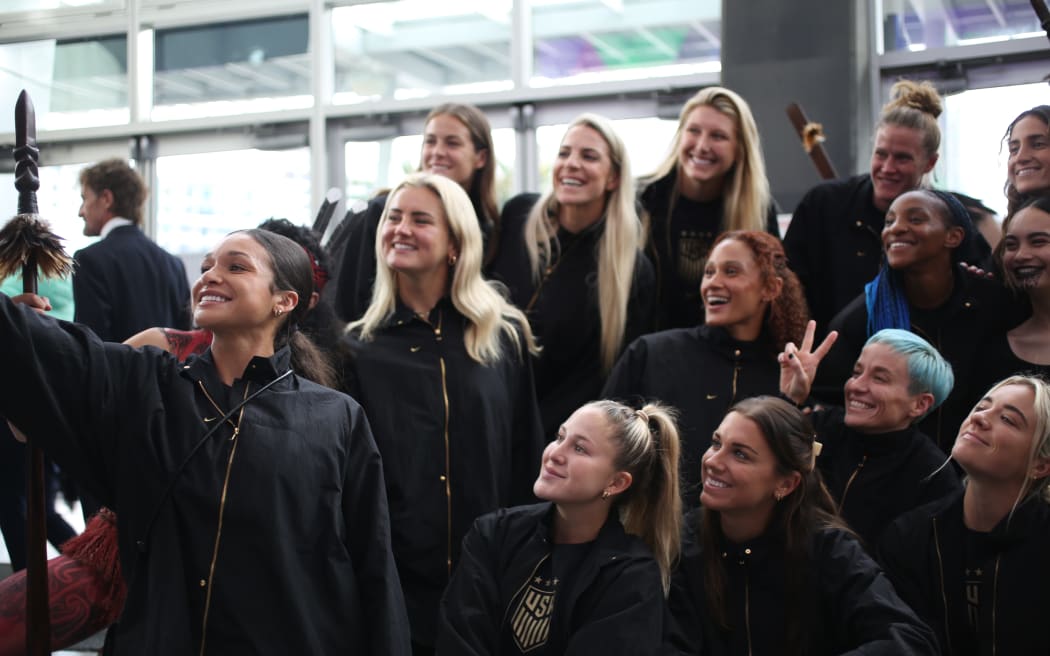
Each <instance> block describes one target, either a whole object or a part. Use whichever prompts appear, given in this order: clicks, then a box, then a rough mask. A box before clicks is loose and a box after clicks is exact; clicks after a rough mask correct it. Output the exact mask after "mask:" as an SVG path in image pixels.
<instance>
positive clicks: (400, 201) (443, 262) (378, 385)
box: [348, 173, 543, 654]
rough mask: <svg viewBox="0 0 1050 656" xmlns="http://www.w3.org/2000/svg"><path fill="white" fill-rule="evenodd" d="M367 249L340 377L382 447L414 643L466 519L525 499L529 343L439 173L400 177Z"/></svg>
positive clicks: (530, 423) (530, 455) (530, 454)
mask: <svg viewBox="0 0 1050 656" xmlns="http://www.w3.org/2000/svg"><path fill="white" fill-rule="evenodd" d="M374 248H375V254H376V259H377V261H378V265H377V271H376V290H375V294H374V295H373V297H372V304H371V305H370V306H369V308H368V311H367V312H365V315H364V316H363V317H362V318H361V319H360V320H359V321H356V322H353V323H351V324H350V326H349V328H348V330H349V332H350V336H351V348H352V352H353V358H352V360H351V364H350V367H349V369H350V379H351V380H350V384H349V388H350V393H351V394H352V395H353V396H354V398H356V399H357V400H358V401H359V402H360V403H361V405H362V406H363V407H364V409H365V412H366V414H367V415H368V419H369V423H370V424H371V426H372V430H373V432H374V433H375V436H376V444H377V445H378V446H379V451H380V453H381V454H382V455H383V469H384V472H385V475H386V484H387V496H388V498H389V500H390V521H391V530H392V533H393V547H394V558H395V559H396V561H397V566H398V571H399V573H400V577H401V585H402V587H403V589H404V592H405V602H406V604H407V606H408V614H409V620H410V621H411V625H412V640H413V644H414V648H415V650H416V651H415V653H416V654H423V653H427V652H428V651H432V650H433V647H434V637H435V632H436V623H437V615H438V601H439V600H440V598H441V593H442V592H443V591H444V589H445V586H446V585H447V584H448V578H449V575H450V573H451V571H452V568H453V567H454V566H455V564H456V562H457V561H458V560H459V547H460V542H461V541H462V539H463V536H464V535H465V534H466V532H467V530H468V529H469V528H470V526H471V523H472V522H473V521H474V519H475V518H476V517H478V516H479V515H482V514H484V513H487V512H491V511H493V510H495V509H497V508H500V507H503V506H509V505H513V504H519V503H527V502H529V501H531V500H532V499H533V497H532V481H533V478H534V476H535V473H534V472H535V467H536V462H537V461H538V460H539V457H540V453H541V451H542V449H543V435H542V433H541V431H540V424H539V413H538V412H537V410H536V397H535V392H534V390H533V385H532V370H531V368H530V361H529V355H530V353H532V352H535V345H534V343H533V340H532V335H531V333H530V331H529V326H528V322H527V321H526V320H525V317H524V315H523V314H522V313H521V311H520V310H518V309H517V308H515V307H514V306H512V305H510V304H509V303H507V302H506V301H505V300H504V299H503V297H502V296H500V295H499V293H498V292H497V291H496V290H495V289H494V288H493V287H492V286H490V284H489V283H487V282H486V281H485V280H483V279H482V277H481V259H482V240H481V231H480V230H479V229H478V222H477V219H476V218H475V216H474V211H473V209H471V204H470V199H469V198H468V197H467V194H466V193H465V192H464V191H463V189H462V188H460V187H459V185H457V184H455V183H454V182H452V181H451V180H449V179H448V178H445V177H444V176H439V175H431V174H427V173H417V174H413V175H411V176H409V177H408V178H407V179H406V180H405V181H404V182H402V183H401V184H400V185H398V186H397V187H396V188H395V189H394V191H393V192H392V193H391V194H390V201H389V202H388V203H387V207H386V210H384V212H383V218H382V219H381V220H380V222H379V235H378V238H377V239H376V243H375V246H374Z"/></svg>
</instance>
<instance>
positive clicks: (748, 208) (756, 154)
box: [644, 87, 772, 235]
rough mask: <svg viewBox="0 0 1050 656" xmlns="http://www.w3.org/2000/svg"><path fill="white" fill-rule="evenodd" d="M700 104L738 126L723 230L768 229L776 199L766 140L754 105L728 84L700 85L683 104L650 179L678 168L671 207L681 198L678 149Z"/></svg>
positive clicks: (723, 218)
mask: <svg viewBox="0 0 1050 656" xmlns="http://www.w3.org/2000/svg"><path fill="white" fill-rule="evenodd" d="M697 107H711V108H713V109H714V110H716V111H717V112H719V113H720V114H723V115H725V116H728V117H729V118H730V119H732V121H733V126H734V127H735V128H736V137H737V139H736V142H737V151H736V162H735V163H734V164H733V168H732V169H730V171H729V172H728V173H727V174H726V176H727V177H728V180H727V182H728V184H727V185H724V186H723V189H724V191H723V194H722V227H721V229H720V230H719V232H727V231H729V230H755V231H759V230H765V229H766V215H767V214H768V213H769V206H770V203H771V202H772V199H771V197H770V193H769V180H768V179H767V178H766V162H765V158H764V157H763V156H762V143H761V141H760V140H759V136H758V125H757V124H756V123H755V117H754V116H753V115H752V114H751V107H750V105H748V104H747V101H746V100H744V99H743V98H742V97H741V96H740V95H739V94H737V93H736V92H734V91H730V90H729V89H726V88H724V87H706V88H704V89H700V90H699V91H697V92H696V94H695V95H693V97H692V98H690V99H689V100H687V101H686V103H685V105H683V106H682V111H681V112H680V113H679V115H678V129H677V130H676V131H675V133H674V141H672V142H671V144H672V145H671V149H670V151H669V152H668V153H667V157H665V158H664V161H663V162H661V163H660V166H658V167H657V168H656V171H654V172H653V173H652V174H650V175H649V176H647V177H646V178H645V180H646V182H653V181H656V180H660V179H662V178H664V177H665V176H667V175H668V174H670V173H672V172H674V173H675V180H674V185H673V187H672V191H671V202H670V205H669V207H670V210H669V211H668V215H670V213H671V211H672V210H673V209H674V204H675V202H676V201H677V200H678V195H679V192H678V152H679V150H681V147H682V133H683V131H684V130H685V124H686V121H687V120H688V119H689V115H690V114H692V113H693V111H694V110H695V109H696V108H697ZM644 218H645V226H646V235H648V232H649V216H648V212H646V215H645V217H644Z"/></svg>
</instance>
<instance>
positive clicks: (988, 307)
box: [814, 189, 1020, 453]
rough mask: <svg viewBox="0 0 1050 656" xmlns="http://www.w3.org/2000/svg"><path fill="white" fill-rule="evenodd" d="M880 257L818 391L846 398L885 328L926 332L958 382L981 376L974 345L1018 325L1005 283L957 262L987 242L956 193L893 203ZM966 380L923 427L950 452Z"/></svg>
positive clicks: (831, 398) (966, 403) (914, 194)
mask: <svg viewBox="0 0 1050 656" xmlns="http://www.w3.org/2000/svg"><path fill="white" fill-rule="evenodd" d="M882 245H883V250H884V254H883V263H882V269H881V270H880V271H879V274H878V275H877V276H876V277H875V279H874V280H872V281H871V282H869V283H868V284H867V285H866V286H865V290H864V293H863V294H861V295H860V296H858V297H857V298H855V299H854V300H853V302H851V303H850V304H849V305H847V306H846V307H845V308H844V309H843V310H842V311H841V312H840V313H839V314H838V315H837V316H836V317H835V319H833V320H832V322H831V325H830V326H829V328H830V329H831V330H837V331H838V333H839V339H838V341H837V342H836V344H835V346H834V348H832V350H831V352H830V353H829V354H828V356H827V358H826V360H825V363H824V366H822V367H821V370H820V376H819V377H818V379H817V381H816V383H815V385H814V396H815V397H817V398H818V399H820V400H822V401H825V402H828V403H835V404H837V403H841V401H842V397H841V395H840V390H841V389H842V385H843V384H844V383H845V382H846V379H847V378H849V377H850V372H851V371H852V368H853V366H854V363H855V362H856V361H857V357H858V355H859V354H860V352H861V349H862V348H863V346H864V343H865V341H866V340H867V339H868V337H870V336H872V335H874V334H875V333H877V332H878V331H880V330H882V329H884V328H897V329H900V330H907V331H910V332H913V333H915V334H917V335H920V336H921V337H923V338H924V339H925V340H926V341H928V342H929V343H930V344H931V345H932V346H933V347H934V348H936V349H937V351H938V352H940V354H941V355H942V356H944V358H945V359H946V360H947V361H948V363H949V364H951V367H952V370H953V371H954V373H955V377H956V380H959V381H969V380H970V379H971V378H972V377H974V376H977V374H978V372H976V371H975V369H976V362H977V359H976V358H975V354H976V352H977V349H975V348H974V345H975V344H981V343H987V342H989V341H991V340H992V339H993V338H994V337H995V336H996V335H999V334H1001V333H1002V332H1004V331H1005V330H1007V329H1008V328H1010V327H1011V320H1013V323H1017V320H1018V319H1020V317H1019V316H1018V314H1019V313H1018V312H1017V311H1016V310H1015V309H1013V308H1012V307H1011V302H1010V300H1009V299H1008V298H1007V297H1006V295H1005V294H1003V291H1002V286H1001V285H1000V284H999V283H998V282H996V281H994V280H988V279H986V278H978V277H976V276H973V275H970V274H968V273H967V272H966V271H965V270H964V269H963V268H962V267H960V266H959V263H960V262H963V261H965V262H983V261H984V260H985V259H986V257H987V254H988V251H989V249H988V245H987V244H986V243H985V242H984V241H983V239H982V238H981V237H980V236H979V235H978V234H977V231H976V230H975V229H974V227H973V222H972V220H971V219H970V215H969V213H968V212H967V211H966V209H965V208H964V207H963V206H962V205H961V204H960V203H959V201H958V200H956V199H955V198H954V197H953V196H952V195H951V194H948V193H946V192H942V191H934V190H929V189H920V190H917V191H911V192H908V193H905V194H902V195H901V196H900V197H898V198H897V199H896V200H895V201H893V203H892V204H891V205H890V208H889V211H888V212H887V213H886V225H885V227H884V228H883V230H882ZM973 401H974V398H973V394H972V393H971V391H970V389H969V386H968V385H959V386H957V387H956V388H955V389H954V390H953V392H952V393H951V394H949V395H948V398H946V399H944V403H943V404H942V405H941V406H940V407H938V408H937V409H935V410H934V411H933V412H931V413H930V414H929V415H928V416H927V417H926V418H925V419H923V420H922V422H921V423H920V426H919V428H920V429H921V430H922V431H923V432H924V433H926V434H927V435H929V436H930V437H931V438H932V439H933V440H934V442H935V443H936V444H937V445H938V446H939V447H940V448H941V450H942V451H944V452H945V453H947V451H948V450H949V449H951V443H952V440H953V439H954V436H955V433H956V431H957V430H958V428H959V424H960V423H962V419H963V418H964V417H965V416H966V413H967V412H968V411H969V408H970V407H972V405H973Z"/></svg>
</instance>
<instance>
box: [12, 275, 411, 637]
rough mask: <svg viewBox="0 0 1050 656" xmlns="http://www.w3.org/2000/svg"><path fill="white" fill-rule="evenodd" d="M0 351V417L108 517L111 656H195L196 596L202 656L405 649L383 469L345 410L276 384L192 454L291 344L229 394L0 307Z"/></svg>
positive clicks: (191, 367)
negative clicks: (113, 550) (116, 573)
mask: <svg viewBox="0 0 1050 656" xmlns="http://www.w3.org/2000/svg"><path fill="white" fill-rule="evenodd" d="M0 348H2V349H3V352H2V354H0V359H2V361H3V363H4V368H5V369H4V372H5V375H4V376H2V377H0V413H2V414H3V415H5V416H7V417H8V418H10V419H11V421H12V422H13V423H14V424H15V425H17V426H19V427H20V428H22V429H23V430H24V432H25V433H26V435H28V436H29V437H30V439H32V440H33V441H34V442H35V443H36V444H38V445H39V446H41V447H43V448H44V449H45V451H47V452H48V453H49V454H50V455H52V456H53V457H54V458H55V460H56V461H57V462H58V463H59V464H60V465H61V466H63V467H64V468H65V469H66V470H67V471H69V472H70V473H71V474H72V475H74V476H76V477H78V479H79V480H80V481H81V482H83V483H84V484H85V485H86V487H87V488H88V490H89V491H90V492H92V493H93V494H94V495H96V496H97V497H98V498H99V500H100V501H102V502H103V503H104V504H105V505H106V506H108V507H110V508H113V509H114V510H115V511H116V512H117V516H118V522H119V524H118V528H119V531H118V533H119V547H120V557H121V566H122V569H123V574H124V577H125V579H126V581H127V584H128V596H127V603H126V604H125V606H124V612H123V615H122V617H121V621H120V624H119V628H118V629H117V635H116V636H115V640H116V642H115V646H116V653H130V654H178V655H179V656H182V655H185V654H190V653H197V652H198V651H199V650H200V648H201V644H202V621H203V620H204V618H205V608H206V606H205V603H206V599H207V598H208V596H209V589H210V610H209V611H208V615H207V630H206V631H205V632H204V636H203V639H204V640H206V643H205V647H206V653H210V654H233V653H238V654H240V653H254V654H291V653H314V654H329V653H337V652H353V651H356V650H363V651H365V652H367V653H374V654H386V653H394V654H407V653H408V649H409V647H408V635H407V631H406V630H405V628H404V627H405V626H406V624H407V619H406V616H405V610H404V603H403V600H402V597H401V590H400V586H399V584H398V579H397V570H396V568H395V566H394V560H393V556H392V554H391V551H390V537H389V536H390V533H389V524H388V521H389V520H388V514H387V504H386V494H385V491H384V487H383V471H382V465H381V462H380V459H379V453H378V452H377V451H376V447H375V443H374V442H373V440H372V435H371V431H370V430H369V428H368V422H367V421H366V419H365V416H364V413H363V412H362V411H361V409H360V408H359V407H358V405H357V403H356V402H354V401H353V399H351V398H350V397H348V396H346V395H344V394H341V393H339V392H336V391H334V390H331V389H328V388H325V387H321V386H319V385H316V384H314V383H311V382H309V381H307V380H304V379H302V378H299V377H298V376H295V375H288V376H287V377H285V378H283V379H280V380H277V382H275V384H274V385H273V386H272V387H270V388H269V389H267V390H266V391H264V392H263V393H262V394H260V395H259V396H258V397H257V398H255V399H253V400H251V401H250V402H249V403H248V404H247V405H245V406H244V408H243V414H242V413H240V412H238V413H235V414H234V415H233V416H232V417H231V418H230V420H229V421H228V422H224V423H223V424H218V425H220V426H221V428H219V429H218V430H217V431H216V433H217V434H214V435H212V436H211V437H209V438H208V439H207V440H204V441H203V442H201V438H202V437H204V436H205V434H206V433H207V431H208V430H210V429H211V428H212V427H213V426H215V425H217V424H216V422H218V420H219V418H221V416H222V414H223V413H224V412H226V411H228V410H230V409H232V408H234V407H235V406H236V405H237V404H238V403H239V402H241V401H242V400H243V399H244V398H246V396H247V395H248V394H249V393H251V392H253V391H257V390H259V389H260V388H261V387H262V386H263V385H265V384H267V383H270V382H273V381H275V380H276V379H278V377H279V376H280V375H281V374H283V373H285V372H286V371H288V367H289V364H288V363H289V359H290V357H289V352H288V349H287V348H284V349H282V350H280V351H278V352H277V353H276V354H275V355H274V356H272V357H270V358H263V357H256V358H254V359H253V360H252V361H251V362H250V364H249V365H248V367H247V368H246V369H245V372H244V375H243V376H242V378H240V379H238V380H235V381H234V383H233V385H232V386H229V387H227V386H226V385H224V384H223V383H222V380H221V379H220V378H219V375H218V373H217V371H216V369H215V365H214V363H213V361H212V358H211V351H210V350H209V351H207V352H205V353H204V355H202V356H200V357H191V358H190V359H188V360H187V361H186V362H185V363H180V362H178V361H177V360H176V358H175V357H173V356H171V355H170V354H168V353H163V352H161V351H159V350H157V349H153V348H144V349H132V348H130V347H127V346H124V345H121V344H109V343H105V344H104V343H102V342H101V341H99V340H98V338H97V337H96V336H95V335H94V334H93V333H91V331H89V330H87V329H86V328H84V327H82V326H79V325H75V324H70V323H65V322H56V321H54V320H53V319H51V318H49V317H42V316H38V315H36V314H35V313H34V312H32V311H30V310H29V309H27V308H24V307H21V308H20V307H16V306H15V305H14V304H13V303H11V302H10V300H8V298H7V297H4V296H2V295H0ZM234 426H237V429H236V430H235V429H234ZM198 446H199V448H198ZM234 455H236V461H234ZM169 485H170V487H169ZM169 490H170V494H168V493H167V492H168V491H169ZM217 540H221V541H219V542H218V544H217ZM211 572H213V573H214V576H212V573H211ZM202 582H203V584H202Z"/></svg>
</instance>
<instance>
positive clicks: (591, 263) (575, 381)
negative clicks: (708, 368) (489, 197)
mask: <svg viewBox="0 0 1050 656" xmlns="http://www.w3.org/2000/svg"><path fill="white" fill-rule="evenodd" d="M536 199H537V196H536V195H535V194H520V195H518V196H515V197H514V198H512V199H511V200H510V201H508V202H507V205H506V206H505V207H504V209H503V217H502V219H501V220H500V225H501V226H503V232H502V244H501V247H500V252H499V253H498V254H497V256H496V259H495V260H494V261H493V263H492V275H493V277H494V278H496V279H497V280H499V281H500V282H502V283H503V284H505V285H506V286H507V287H508V289H509V292H510V299H511V302H512V303H514V305H517V306H518V307H519V308H521V309H522V310H524V311H525V314H526V315H527V316H528V318H529V323H530V324H531V325H532V330H533V332H534V333H535V334H536V337H537V339H538V340H539V342H540V346H542V347H543V352H542V353H541V354H540V357H539V359H538V360H536V363H535V374H536V396H537V397H538V399H539V405H540V416H541V417H542V421H543V430H544V435H546V436H547V437H548V438H551V439H553V437H554V435H555V434H556V433H557V431H558V427H559V426H560V425H561V423H562V422H563V421H565V420H566V419H567V418H568V417H569V415H571V414H572V413H573V412H574V411H575V410H576V409H577V408H579V407H580V406H582V405H583V404H585V403H587V402H588V401H592V400H594V399H596V398H598V395H599V393H600V392H601V390H602V385H603V384H604V383H605V378H606V372H605V371H603V367H602V360H601V314H600V310H599V306H598V253H597V246H598V242H599V239H600V238H601V236H602V231H603V230H604V229H605V221H604V220H602V221H599V222H598V223H596V224H594V225H593V226H591V227H589V228H587V229H586V230H583V231H582V232H580V233H579V234H573V233H571V232H568V231H567V230H559V231H558V242H559V245H560V248H555V249H554V253H555V254H554V262H553V263H552V264H550V265H548V266H547V268H546V271H545V272H544V277H543V278H542V279H541V280H540V282H539V283H537V282H535V281H534V280H533V277H532V269H531V268H530V266H529V258H528V254H527V252H526V250H525V232H524V228H525V220H526V218H527V217H528V214H529V210H531V209H532V206H533V205H534V204H535V202H536ZM653 283H654V279H653V269H652V265H651V264H650V263H649V261H648V260H647V259H646V258H645V256H644V255H643V254H642V253H641V252H639V253H638V255H637V258H636V260H635V268H634V280H633V281H632V284H631V291H630V296H629V299H628V303H627V321H626V325H625V326H624V336H623V343H624V344H630V343H631V341H632V340H634V338H636V337H638V336H639V335H641V334H643V333H644V332H646V331H647V329H648V328H649V326H650V325H651V324H652V315H653V293H652V292H653Z"/></svg>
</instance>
